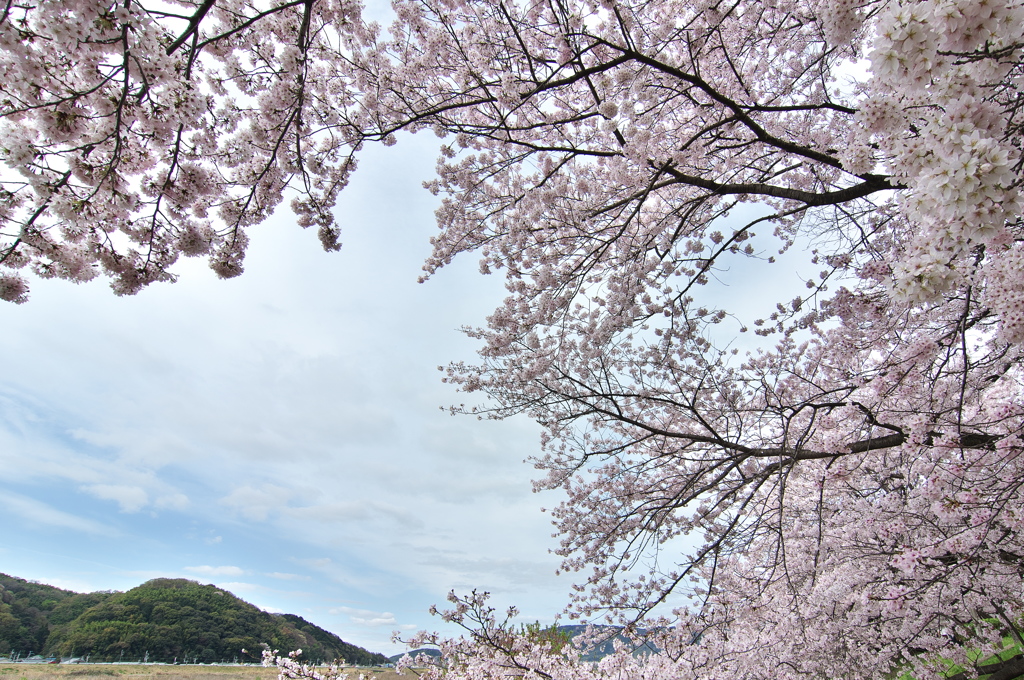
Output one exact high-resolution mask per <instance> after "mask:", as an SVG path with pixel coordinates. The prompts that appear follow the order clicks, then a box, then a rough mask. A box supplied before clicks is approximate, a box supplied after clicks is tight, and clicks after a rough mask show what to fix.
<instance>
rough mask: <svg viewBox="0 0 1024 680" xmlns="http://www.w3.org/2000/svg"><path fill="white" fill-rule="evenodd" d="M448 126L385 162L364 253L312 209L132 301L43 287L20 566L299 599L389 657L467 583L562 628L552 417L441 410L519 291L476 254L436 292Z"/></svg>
mask: <svg viewBox="0 0 1024 680" xmlns="http://www.w3.org/2000/svg"><path fill="white" fill-rule="evenodd" d="M436 145H437V140H436V139H434V138H432V137H428V136H423V135H420V136H417V137H409V138H406V139H403V140H402V143H401V144H399V145H398V146H397V147H392V148H390V149H384V148H374V149H369V150H368V151H367V153H366V154H364V156H363V159H362V161H361V166H360V170H359V171H358V172H357V174H356V178H355V181H354V182H353V184H352V185H351V186H350V187H349V188H348V189H346V191H345V192H344V195H343V197H342V200H341V203H340V205H339V207H338V215H339V217H340V222H341V224H342V226H343V230H344V237H343V242H344V247H343V248H342V251H341V252H340V253H331V254H326V253H324V252H323V251H322V250H321V249H320V247H319V243H318V241H317V239H316V235H315V234H314V233H311V232H303V231H302V230H300V229H299V228H298V227H296V226H295V225H294V223H293V220H292V219H291V216H290V214H289V213H288V211H287V210H284V209H282V210H280V211H279V213H278V215H277V216H276V217H275V218H274V219H273V220H272V221H271V222H270V223H268V224H265V225H262V226H260V227H258V228H256V229H254V230H253V231H252V232H251V237H252V246H251V250H250V254H249V256H248V258H247V260H246V272H245V274H244V275H243V276H241V277H240V278H238V279H234V280H231V281H221V280H218V279H217V278H216V277H215V276H214V275H213V274H212V272H210V271H209V270H208V269H207V268H206V266H205V264H204V263H202V262H201V261H184V262H183V263H182V266H181V267H180V272H181V280H180V281H179V282H178V283H176V284H173V285H157V286H153V287H151V288H150V289H148V290H145V291H143V292H142V293H141V294H140V295H138V296H136V297H131V298H117V297H115V296H114V295H113V294H112V293H111V292H110V291H109V289H108V288H107V286H106V284H105V283H104V282H93V283H90V284H85V285H80V286H75V285H72V284H68V283H64V282H46V281H37V282H35V283H34V285H33V291H32V297H31V300H30V302H29V303H27V304H25V305H21V306H14V305H9V304H5V305H3V306H0V323H2V324H3V327H4V333H3V334H2V335H0V356H2V357H3V366H4V369H3V372H2V374H0V466H2V467H0V469H2V470H3V471H4V472H3V475H2V480H3V482H2V486H0V488H2V493H0V519H2V521H0V526H3V538H2V540H0V571H2V572H5V573H8V574H11V575H14V576H19V577H22V578H27V579H34V580H38V581H41V582H45V583H51V584H53V585H57V586H60V587H65V588H70V589H73V590H79V591H87V590H99V589H117V590H124V589H128V588H131V587H133V586H135V585H137V584H139V583H141V582H143V581H145V580H147V579H149V578H154V577H157V576H174V577H187V578H193V579H196V580H198V581H201V582H204V583H216V584H217V585H219V586H221V587H224V588H226V589H228V590H231V591H232V592H234V593H236V594H237V595H238V596H240V597H242V598H244V599H246V600H249V601H250V602H253V603H255V604H257V605H258V606H260V607H263V608H266V609H268V610H273V611H285V612H289V613H296V614H299V615H302V616H305V617H306V618H308V619H310V620H311V621H313V622H315V623H317V624H318V625H321V626H323V627H325V628H327V629H329V630H332V631H334V632H335V633H337V634H339V635H341V637H342V638H344V639H345V640H347V641H351V642H354V643H356V644H359V645H362V646H365V647H367V648H369V649H371V650H374V651H381V652H386V653H394V652H396V651H401V648H400V647H395V646H392V645H391V644H390V642H389V638H390V635H391V631H392V630H405V631H409V630H413V629H419V628H435V627H438V626H439V625H440V622H439V621H438V620H437V619H432V618H431V617H430V616H429V614H428V613H427V609H428V607H429V606H430V605H431V604H433V603H438V604H441V603H442V602H443V600H444V597H445V595H446V593H447V592H448V591H449V590H450V589H452V588H455V589H458V590H468V589H471V588H480V589H485V590H489V591H491V592H493V593H494V595H495V601H496V602H497V603H499V604H500V605H502V606H505V605H508V604H513V603H515V604H517V605H518V606H519V607H520V608H521V609H522V610H523V612H524V618H526V619H528V620H531V621H532V620H533V619H541V620H545V621H550V620H551V619H552V618H553V617H554V615H555V614H556V613H557V612H558V611H559V610H560V609H561V607H562V605H563V604H564V600H565V598H564V596H565V593H566V592H567V590H568V582H567V580H566V579H564V578H559V577H556V576H555V573H554V572H555V570H556V568H557V564H558V559H557V558H556V557H554V556H553V555H550V554H549V553H548V549H549V548H551V547H553V546H554V544H555V541H554V539H552V538H551V536H550V534H551V530H552V528H551V526H550V522H549V519H548V517H547V516H546V515H544V514H543V513H541V512H540V508H541V506H545V505H546V506H548V507H550V506H552V505H554V504H555V503H556V502H557V498H556V497H553V496H552V495H551V494H548V495H546V496H545V495H536V494H533V493H532V492H531V487H530V479H531V476H532V472H533V470H532V468H531V467H530V466H529V465H527V464H524V463H523V461H524V459H525V458H526V457H527V456H529V455H530V454H531V453H532V452H534V451H535V450H536V448H537V436H538V430H537V428H536V426H535V425H533V424H532V423H530V422H528V421H525V420H512V421H507V422H501V423H496V422H489V421H483V422H480V421H477V420H475V419H472V418H466V417H452V416H450V415H448V414H446V413H444V412H443V411H442V410H441V409H440V408H439V407H442V406H447V405H449V404H452V403H457V402H461V401H466V399H467V397H466V396H465V395H460V394H458V393H456V392H455V391H454V390H452V389H451V388H450V387H448V386H446V385H444V384H442V383H441V382H440V375H439V373H438V371H437V366H439V365H442V364H447V363H448V362H450V361H455V360H461V359H472V357H473V350H474V343H473V342H472V341H470V340H468V339H467V338H465V337H464V336H462V334H461V333H459V332H458V330H457V329H458V328H459V327H460V326H462V325H464V324H480V323H483V320H484V318H485V317H486V315H487V314H488V313H489V312H490V311H492V310H493V309H494V307H495V306H496V305H497V304H498V303H499V302H500V300H501V298H502V294H503V288H502V285H501V281H500V280H499V279H496V278H494V277H482V276H480V275H479V274H478V273H477V271H476V263H475V262H474V261H472V260H471V259H467V260H465V261H463V262H457V263H455V264H454V265H453V266H452V267H451V268H449V269H448V270H446V271H444V272H442V273H441V274H440V275H438V276H437V277H435V278H434V279H432V280H431V281H429V282H428V283H426V284H417V283H416V278H417V276H418V275H419V274H420V266H421V263H422V261H423V259H424V258H425V257H426V255H427V253H428V249H429V244H428V239H429V237H430V235H431V234H432V233H434V232H435V230H436V226H435V224H434V220H433V208H434V206H435V201H436V199H435V198H434V197H433V196H431V195H430V194H429V193H428V192H426V191H425V190H423V189H422V188H421V186H420V183H421V182H422V181H423V180H424V179H427V178H428V177H429V176H430V173H431V172H432V170H433V164H434V155H435V149H436Z"/></svg>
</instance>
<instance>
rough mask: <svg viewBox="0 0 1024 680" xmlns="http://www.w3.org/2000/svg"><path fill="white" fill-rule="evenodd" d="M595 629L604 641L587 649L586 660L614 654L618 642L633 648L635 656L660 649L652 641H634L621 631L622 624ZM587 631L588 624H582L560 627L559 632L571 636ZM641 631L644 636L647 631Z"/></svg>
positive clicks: (632, 651) (599, 626)
mask: <svg viewBox="0 0 1024 680" xmlns="http://www.w3.org/2000/svg"><path fill="white" fill-rule="evenodd" d="M594 630H595V631H597V632H598V633H599V635H600V637H601V638H602V642H601V644H599V645H597V646H595V647H593V648H592V649H589V650H587V653H586V654H584V655H583V660H584V661H600V660H601V659H603V658H604V657H606V656H608V655H609V654H614V653H615V643H616V642H618V643H620V644H623V645H625V646H626V648H627V649H631V653H632V654H633V656H637V655H640V654H652V653H656V652H657V651H658V650H657V648H655V647H654V645H652V644H651V643H650V642H643V643H640V644H639V645H638V644H636V643H634V642H632V641H631V640H630V639H629V638H627V637H626V636H625V635H623V634H622V633H620V632H619V631H621V630H622V628H621V626H606V625H596V626H594ZM586 631H587V626H585V625H580V624H575V625H566V626H559V627H558V632H560V633H564V634H566V635H568V636H569V637H570V638H575V637H576V636H578V635H582V634H583V633H585V632H586ZM640 633H641V636H642V635H643V634H644V633H645V631H640Z"/></svg>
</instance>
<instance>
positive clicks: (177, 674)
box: [0, 663, 415, 680]
mask: <svg viewBox="0 0 1024 680" xmlns="http://www.w3.org/2000/svg"><path fill="white" fill-rule="evenodd" d="M360 674H362V675H364V676H365V677H366V680H415V678H414V677H413V676H411V675H404V676H399V675H398V674H397V673H395V672H394V671H393V670H391V669H372V668H353V669H350V670H349V671H348V680H359V675H360ZM55 678H58V679H66V680H276V678H277V670H276V669H274V668H262V667H261V666H159V665H152V666H150V665H143V664H138V665H136V664H123V665H121V664H119V665H116V666H115V665H110V664H74V665H57V664H55V665H49V664H23V663H11V664H0V680H51V679H55Z"/></svg>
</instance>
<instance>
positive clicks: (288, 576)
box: [264, 571, 309, 581]
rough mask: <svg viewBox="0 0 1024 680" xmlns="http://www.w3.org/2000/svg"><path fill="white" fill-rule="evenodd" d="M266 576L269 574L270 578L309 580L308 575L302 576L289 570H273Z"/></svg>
mask: <svg viewBox="0 0 1024 680" xmlns="http://www.w3.org/2000/svg"><path fill="white" fill-rule="evenodd" d="M264 576H269V577H270V578H276V579H280V580H282V581H308V580H309V577H308V576H302V575H300V574H289V573H287V572H280V571H273V572H270V573H269V574H264Z"/></svg>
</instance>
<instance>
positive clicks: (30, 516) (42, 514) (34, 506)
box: [0, 490, 117, 536]
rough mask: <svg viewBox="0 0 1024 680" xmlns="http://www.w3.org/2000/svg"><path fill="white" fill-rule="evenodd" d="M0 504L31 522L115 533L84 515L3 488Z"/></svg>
mask: <svg viewBox="0 0 1024 680" xmlns="http://www.w3.org/2000/svg"><path fill="white" fill-rule="evenodd" d="M0 506H3V507H5V508H6V509H7V511H8V512H10V513H12V514H15V515H17V516H19V517H21V518H22V519H24V520H26V521H27V522H29V523H32V524H37V525H45V526H51V527H60V528H62V529H71V530H72V531H81V532H84V533H87V534H104V535H108V536H112V535H115V534H116V533H117V532H115V531H114V530H113V529H112V528H110V527H107V526H104V525H102V524H100V523H99V522H94V521H92V520H90V519H86V518H84V517H79V516H77V515H72V514H70V513H67V512H64V511H63V510H58V509H57V508H54V507H52V506H50V505H47V504H46V503H43V502H41V501H37V500H35V499H33V498H27V497H26V496H22V495H20V494H17V493H14V492H12V491H8V490H5V491H4V493H3V494H0Z"/></svg>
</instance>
